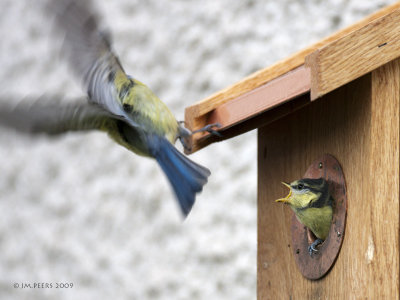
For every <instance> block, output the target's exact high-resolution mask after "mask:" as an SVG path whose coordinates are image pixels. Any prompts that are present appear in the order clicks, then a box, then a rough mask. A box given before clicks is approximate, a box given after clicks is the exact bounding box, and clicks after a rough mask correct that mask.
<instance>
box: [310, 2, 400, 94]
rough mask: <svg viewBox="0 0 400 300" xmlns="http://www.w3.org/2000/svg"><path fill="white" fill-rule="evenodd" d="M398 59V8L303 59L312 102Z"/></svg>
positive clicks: (399, 54) (399, 35)
mask: <svg viewBox="0 0 400 300" xmlns="http://www.w3.org/2000/svg"><path fill="white" fill-rule="evenodd" d="M398 57H400V8H397V9H395V10H393V11H391V12H390V13H389V14H387V15H384V16H382V17H380V18H378V19H376V20H373V21H371V22H370V23H368V24H365V26H363V27H362V28H360V29H358V30H356V31H354V32H352V33H349V34H347V35H345V36H342V37H341V38H339V39H337V40H335V41H333V42H331V43H329V44H327V45H326V46H325V47H322V48H320V49H318V50H317V51H315V52H314V53H312V54H311V55H309V56H308V57H306V65H307V66H309V67H310V68H311V72H312V84H311V99H316V98H318V97H320V96H322V95H325V94H326V93H328V92H330V91H332V90H334V89H336V88H338V87H340V86H342V85H344V84H346V83H348V82H350V81H352V80H354V79H356V78H358V77H361V76H362V75H364V74H366V73H368V72H371V71H372V70H375V69H376V68H378V67H380V66H382V65H384V64H386V63H388V62H389V61H392V60H394V59H396V58H398Z"/></svg>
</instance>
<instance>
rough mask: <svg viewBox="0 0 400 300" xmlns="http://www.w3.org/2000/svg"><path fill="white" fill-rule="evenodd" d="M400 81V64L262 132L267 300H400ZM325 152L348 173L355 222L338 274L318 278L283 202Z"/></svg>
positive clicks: (262, 265) (261, 258)
mask: <svg viewBox="0 0 400 300" xmlns="http://www.w3.org/2000/svg"><path fill="white" fill-rule="evenodd" d="M399 83H400V67H399V62H398V61H396V62H393V63H390V64H389V65H385V66H384V67H382V68H380V69H378V70H376V71H374V72H373V73H372V74H367V75H365V76H363V77H361V78H359V79H357V80H355V81H353V82H351V83H349V84H347V85H345V86H343V87H341V88H339V89H337V90H335V91H333V92H332V93H329V94H327V95H325V96H323V100H321V101H316V102H313V103H311V104H310V105H307V106H306V107H304V108H302V109H301V110H299V111H297V112H295V113H293V114H291V115H289V116H287V117H285V118H282V119H280V120H278V121H276V122H274V123H272V124H270V125H268V126H265V127H263V128H260V130H259V135H258V142H259V146H258V149H259V150H258V217H257V218H258V258H257V269H258V276H257V286H258V287H257V291H258V299H280V298H286V299H346V298H348V297H349V295H351V297H352V298H354V299H378V298H379V299H399V237H398V235H399V142H400V140H399V127H400V124H399V96H400V87H399V86H400V84H399ZM323 153H330V154H332V155H334V156H335V157H336V158H337V159H338V160H339V162H340V163H341V165H342V168H343V171H344V175H345V178H346V184H347V196H348V215H347V226H346V233H345V237H344V243H343V247H342V249H341V252H340V254H339V257H338V259H337V261H336V263H335V265H334V266H333V268H332V270H331V271H330V273H328V275H327V276H326V277H324V278H323V279H322V280H318V281H309V280H307V279H305V278H303V277H302V275H301V274H300V272H299V271H298V270H297V266H296V264H295V260H294V257H293V254H292V249H291V236H290V234H291V231H290V220H291V215H292V212H291V211H290V209H289V208H288V207H286V206H283V205H279V204H278V203H275V202H274V199H277V198H279V197H282V196H284V195H286V193H287V190H286V188H285V187H284V186H283V185H281V184H280V182H281V181H292V180H295V179H298V178H300V177H301V176H302V175H303V174H304V172H305V170H306V169H307V167H308V166H309V164H310V163H312V162H313V160H314V159H316V158H317V157H319V156H321V154H323Z"/></svg>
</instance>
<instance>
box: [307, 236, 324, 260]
mask: <svg viewBox="0 0 400 300" xmlns="http://www.w3.org/2000/svg"><path fill="white" fill-rule="evenodd" d="M322 242H323V240H321V239H316V240H315V241H314V242H313V243H312V244H311V245H310V246H308V253H309V254H310V256H312V254H313V252H318V249H317V248H316V246H318V245H319V244H322Z"/></svg>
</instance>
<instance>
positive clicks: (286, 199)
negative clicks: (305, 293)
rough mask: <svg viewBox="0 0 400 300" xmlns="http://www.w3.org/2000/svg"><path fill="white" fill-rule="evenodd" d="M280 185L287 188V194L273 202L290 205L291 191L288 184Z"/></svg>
mask: <svg viewBox="0 0 400 300" xmlns="http://www.w3.org/2000/svg"><path fill="white" fill-rule="evenodd" d="M282 184H283V185H285V186H287V187H288V188H289V194H288V195H287V196H286V197H285V198H280V199H278V200H275V202H282V203H290V198H291V197H292V189H291V188H290V185H289V184H288V183H286V182H282Z"/></svg>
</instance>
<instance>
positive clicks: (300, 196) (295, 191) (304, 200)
mask: <svg viewBox="0 0 400 300" xmlns="http://www.w3.org/2000/svg"><path fill="white" fill-rule="evenodd" d="M282 184H283V185H285V186H287V187H288V188H289V189H290V191H289V194H288V195H287V196H286V197H285V198H281V199H278V200H276V202H282V203H285V204H288V205H290V206H291V207H292V208H294V209H304V208H307V207H311V206H314V205H313V204H316V202H317V201H318V200H319V199H320V197H321V195H323V194H325V193H326V192H327V182H326V180H325V179H323V178H318V179H311V178H304V179H300V180H296V181H293V182H292V183H290V184H288V183H285V182H282Z"/></svg>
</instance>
